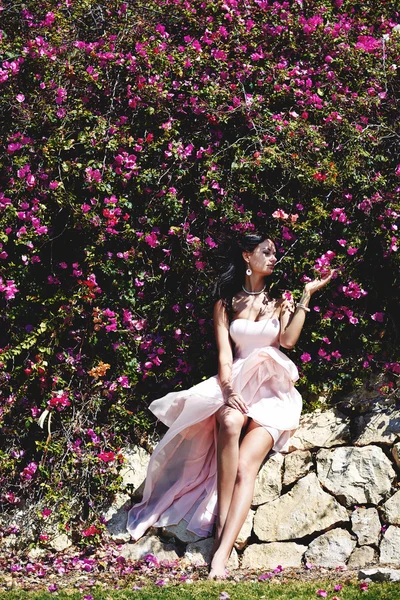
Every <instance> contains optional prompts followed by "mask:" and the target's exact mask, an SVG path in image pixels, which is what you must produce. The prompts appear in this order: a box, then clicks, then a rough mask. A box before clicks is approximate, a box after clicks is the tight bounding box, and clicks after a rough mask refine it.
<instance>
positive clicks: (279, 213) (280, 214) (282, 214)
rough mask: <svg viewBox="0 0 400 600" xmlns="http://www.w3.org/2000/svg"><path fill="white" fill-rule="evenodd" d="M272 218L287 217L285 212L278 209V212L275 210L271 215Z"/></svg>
mask: <svg viewBox="0 0 400 600" xmlns="http://www.w3.org/2000/svg"><path fill="white" fill-rule="evenodd" d="M272 216H273V217H274V219H287V218H288V216H289V215H288V214H287V213H285V211H283V210H282V209H281V208H279V209H278V210H275V211H274V212H273V213H272Z"/></svg>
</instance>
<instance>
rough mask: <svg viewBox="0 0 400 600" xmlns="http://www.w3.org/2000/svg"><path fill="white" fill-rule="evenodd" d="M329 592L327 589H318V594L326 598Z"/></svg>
mask: <svg viewBox="0 0 400 600" xmlns="http://www.w3.org/2000/svg"><path fill="white" fill-rule="evenodd" d="M327 595H328V593H327V592H326V591H325V590H318V592H317V596H321V597H322V598H326V597H327Z"/></svg>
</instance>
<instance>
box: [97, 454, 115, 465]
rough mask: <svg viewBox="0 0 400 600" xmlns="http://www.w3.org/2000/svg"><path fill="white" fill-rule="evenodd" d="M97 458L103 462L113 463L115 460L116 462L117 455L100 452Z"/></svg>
mask: <svg viewBox="0 0 400 600" xmlns="http://www.w3.org/2000/svg"><path fill="white" fill-rule="evenodd" d="M97 458H99V459H100V460H102V461H103V462H106V463H107V462H112V461H113V460H115V453H114V452H100V453H99V454H98V455H97Z"/></svg>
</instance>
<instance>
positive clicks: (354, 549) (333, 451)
mask: <svg viewBox="0 0 400 600" xmlns="http://www.w3.org/2000/svg"><path fill="white" fill-rule="evenodd" d="M291 444H292V445H291V448H290V452H289V453H288V454H286V455H283V454H275V455H270V456H269V457H268V458H267V460H266V461H265V463H264V464H263V466H262V467H261V469H260V472H259V474H258V477H257V481H256V488H255V493H254V499H253V506H252V508H251V510H250V512H249V515H248V518H247V519H246V522H245V523H244V525H243V527H242V530H241V532H240V534H239V536H238V539H237V541H236V544H235V549H234V551H233V552H232V555H231V560H230V567H231V568H237V567H239V566H240V567H242V568H260V569H273V568H275V567H276V566H277V565H278V564H279V565H282V566H283V567H289V566H292V567H300V566H301V565H305V564H312V565H313V566H321V567H328V568H330V567H331V568H334V567H340V566H344V565H347V566H348V567H354V568H358V567H365V566H368V565H373V564H381V565H391V566H393V565H396V566H399V565H400V550H399V549H400V487H399V483H398V480H399V471H400V410H399V409H397V408H396V407H394V406H391V407H386V408H383V409H382V408H377V409H376V410H375V411H370V412H367V413H365V414H363V415H360V416H357V417H353V418H352V419H350V418H349V417H346V416H345V415H343V414H341V413H340V412H338V411H334V410H326V411H324V412H321V411H319V412H315V413H310V414H305V415H303V417H302V420H301V426H300V428H299V429H298V431H297V432H296V435H295V436H294V437H293V438H292V440H291ZM125 455H126V458H127V465H126V469H125V471H124V484H123V488H122V489H121V494H120V495H119V496H118V498H117V499H116V502H115V504H114V505H113V506H112V507H111V508H110V510H109V511H108V513H107V515H106V518H107V520H108V525H107V527H108V532H109V535H110V536H111V537H112V538H113V539H114V540H116V541H118V542H121V543H122V544H123V546H122V547H121V554H122V555H123V556H125V557H126V558H132V559H139V558H141V557H142V556H143V555H144V554H147V553H149V552H151V553H153V554H155V555H157V556H158V557H159V558H160V559H170V560H171V559H173V558H176V557H177V556H184V557H185V558H186V559H187V561H188V562H192V563H195V564H202V563H204V562H208V558H209V554H210V550H211V546H212V543H213V539H212V538H207V539H200V538H198V537H197V536H195V535H194V534H192V533H190V532H188V531H187V530H186V526H185V522H181V523H179V524H178V525H175V526H172V527H168V528H164V529H162V530H155V529H152V530H151V531H149V532H148V534H147V535H146V536H144V537H143V538H141V540H139V541H138V542H136V543H132V542H130V541H129V539H130V536H129V534H128V533H127V532H126V529H125V527H126V518H127V510H128V509H129V507H130V505H131V503H132V502H131V499H130V496H129V495H127V493H126V490H127V489H128V488H129V487H130V489H131V490H135V491H136V493H138V488H139V491H140V484H142V482H143V479H144V476H145V473H146V468H147V463H148V460H149V454H148V453H147V452H145V451H144V450H143V449H139V448H132V449H129V450H127V451H126V453H125Z"/></svg>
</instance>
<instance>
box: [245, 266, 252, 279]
mask: <svg viewBox="0 0 400 600" xmlns="http://www.w3.org/2000/svg"><path fill="white" fill-rule="evenodd" d="M252 273H253V271H252V270H251V269H250V265H249V266H248V268H247V270H246V275H248V276H249V277H250V275H251V274H252Z"/></svg>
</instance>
